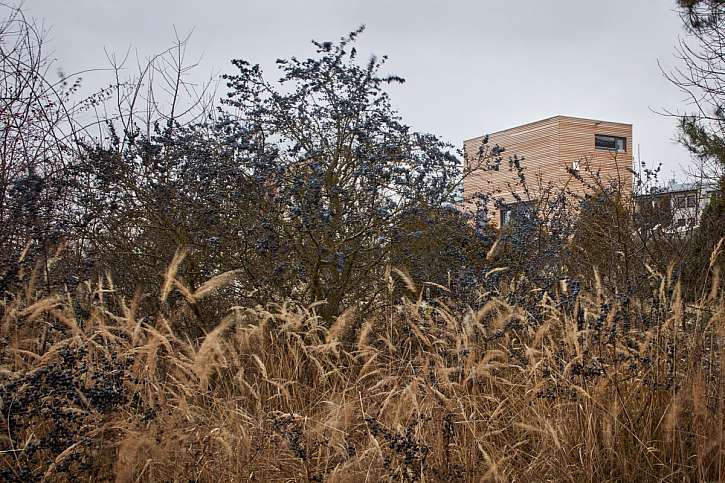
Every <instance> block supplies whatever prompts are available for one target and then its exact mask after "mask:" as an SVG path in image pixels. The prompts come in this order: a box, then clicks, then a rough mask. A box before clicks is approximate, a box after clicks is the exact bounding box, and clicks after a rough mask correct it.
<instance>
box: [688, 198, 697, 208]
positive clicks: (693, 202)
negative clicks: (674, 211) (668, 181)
mask: <svg viewBox="0 0 725 483" xmlns="http://www.w3.org/2000/svg"><path fill="white" fill-rule="evenodd" d="M687 207H688V208H696V207H697V196H695V195H688V196H687Z"/></svg>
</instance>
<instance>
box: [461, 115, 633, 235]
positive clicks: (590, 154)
mask: <svg viewBox="0 0 725 483" xmlns="http://www.w3.org/2000/svg"><path fill="white" fill-rule="evenodd" d="M483 139H484V138H483V137H478V138H474V139H469V140H467V141H464V144H463V147H464V151H465V152H466V153H467V157H470V156H472V155H473V154H475V153H477V152H478V150H479V148H480V146H481V143H482V142H483ZM610 144H611V145H610ZM488 145H489V146H496V145H498V146H500V147H502V148H504V149H505V151H504V152H503V153H502V161H501V163H500V165H499V166H498V170H494V169H488V170H485V171H478V172H476V173H474V174H472V175H471V176H469V177H468V178H467V179H466V180H465V182H464V187H463V191H464V202H466V201H470V199H471V197H472V196H473V195H474V194H475V193H477V192H483V193H490V194H492V195H494V196H495V197H497V198H499V199H502V200H503V201H504V202H506V203H511V202H513V201H514V200H515V196H514V195H513V193H518V194H519V195H520V196H521V197H522V198H524V199H526V196H524V193H523V189H522V187H521V186H520V183H518V176H517V173H516V170H515V169H512V167H511V165H510V161H509V160H510V158H511V157H513V156H514V155H516V156H517V157H519V158H523V160H522V161H521V167H523V168H524V171H523V172H524V174H525V177H526V184H527V186H528V188H529V192H530V194H529V197H530V198H531V199H532V200H535V199H537V197H538V196H539V195H540V194H541V192H542V191H543V190H545V187H546V186H553V187H555V188H562V187H566V188H567V189H568V190H570V191H571V192H573V193H575V194H578V195H581V194H584V193H585V192H586V190H587V188H586V185H585V184H583V183H582V182H580V181H579V180H577V179H576V177H575V176H573V175H572V174H571V173H570V172H569V171H568V169H567V168H570V169H575V170H578V172H579V173H580V175H581V176H582V177H583V178H584V180H585V181H592V177H591V175H590V174H589V172H594V173H598V174H599V178H600V179H601V180H602V181H603V182H605V183H611V182H615V183H617V184H618V185H619V186H621V187H622V188H623V189H624V190H625V192H627V193H629V192H631V190H632V172H631V171H630V169H631V168H632V159H633V158H632V125H631V124H624V123H618V122H609V121H598V120H593V119H582V118H576V117H567V116H555V117H550V118H547V119H542V120H540V121H535V122H531V123H528V124H524V125H521V126H517V127H514V128H511V129H506V130H504V131H499V132H496V133H493V134H490V135H489V136H488ZM615 146H616V147H615ZM489 217H490V219H491V220H492V221H493V222H494V223H495V224H496V225H498V224H500V223H501V216H500V213H499V212H498V210H497V209H496V208H495V207H494V206H493V204H491V205H489Z"/></svg>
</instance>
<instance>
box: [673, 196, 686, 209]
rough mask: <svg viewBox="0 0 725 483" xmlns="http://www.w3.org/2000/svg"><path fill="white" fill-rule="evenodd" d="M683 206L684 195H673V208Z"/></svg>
mask: <svg viewBox="0 0 725 483" xmlns="http://www.w3.org/2000/svg"><path fill="white" fill-rule="evenodd" d="M684 207H685V197H684V196H675V208H684Z"/></svg>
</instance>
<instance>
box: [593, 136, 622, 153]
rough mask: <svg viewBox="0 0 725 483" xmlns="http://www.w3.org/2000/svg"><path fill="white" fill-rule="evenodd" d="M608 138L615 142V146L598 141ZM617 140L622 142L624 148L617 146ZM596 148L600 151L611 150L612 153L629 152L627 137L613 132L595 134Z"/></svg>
mask: <svg viewBox="0 0 725 483" xmlns="http://www.w3.org/2000/svg"><path fill="white" fill-rule="evenodd" d="M603 139H608V140H611V141H612V142H613V143H614V147H606V146H602V145H601V144H600V143H598V142H597V141H600V140H603ZM617 141H621V142H622V149H619V147H617ZM594 149H597V150H599V151H609V152H612V153H626V152H627V138H626V137H622V136H613V135H611V134H594Z"/></svg>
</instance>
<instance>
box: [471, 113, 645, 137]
mask: <svg viewBox="0 0 725 483" xmlns="http://www.w3.org/2000/svg"><path fill="white" fill-rule="evenodd" d="M557 118H559V119H574V120H577V121H591V122H606V123H609V124H621V125H623V126H631V125H632V123H627V122H618V121H606V120H604V119H592V118H588V117H577V116H564V115H563V114H557V115H555V116H549V117H545V118H543V119H539V120H536V121H531V122H527V123H524V124H519V125H516V126H511V127H509V128H506V129H501V130H500V131H494V132H490V133H488V134H484V135H483V136H476V137H474V138H470V139H464V140H463V142H464V143H466V142H468V141H475V140H476V139H481V138H483V137H485V136H490V135H492V134H500V133H502V132H506V131H510V130H511V129H516V128H519V127H526V126H531V125H533V124H538V123H540V122H544V121H551V120H552V119H557Z"/></svg>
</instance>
